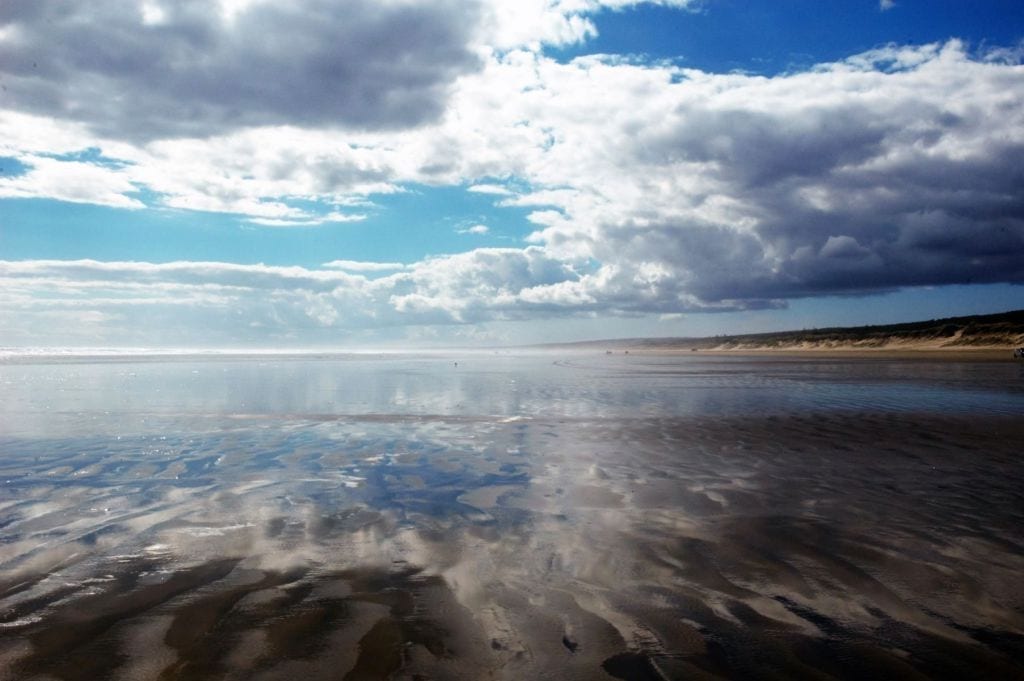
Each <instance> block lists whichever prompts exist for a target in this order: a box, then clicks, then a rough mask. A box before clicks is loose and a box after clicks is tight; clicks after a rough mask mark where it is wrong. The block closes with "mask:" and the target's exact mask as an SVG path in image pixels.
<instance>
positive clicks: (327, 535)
mask: <svg viewBox="0 0 1024 681" xmlns="http://www.w3.org/2000/svg"><path fill="white" fill-rule="evenodd" d="M1022 585H1024V363H1021V362H1019V361H1017V362H1014V361H1013V360H1012V358H1010V357H1009V353H1008V356H1007V358H1006V360H1005V361H998V360H996V361H977V360H973V359H970V358H969V357H965V356H950V357H943V358H938V359H936V358H935V357H934V356H931V355H922V356H921V357H897V356H887V355H877V356H852V355H851V356H843V355H839V354H837V355H831V356H824V355H817V354H806V355H789V356H781V355H759V356H742V355H738V354H727V355H726V354H722V355H712V354H708V353H679V354H642V353H636V352H634V353H633V354H625V353H622V352H614V353H612V354H606V353H605V351H604V350H598V351H592V350H572V351H569V350H551V351H543V352H542V351H536V352H532V351H525V350H524V351H450V352H448V351H446V352H433V353H361V354H336V353H305V354H274V353H269V354H257V353H249V354H241V353H239V354H187V353H182V354H174V355H154V354H123V353H110V354H106V355H81V354H74V353H68V354H61V355H39V354H19V353H17V352H8V353H6V354H4V356H3V357H0V678H9V679H186V678H187V679H296V678H302V679H304V681H307V680H312V679H321V678H322V679H467V680H476V679H570V680H571V679H643V680H646V679H692V678H696V679H804V678H806V679H883V678H901V679H902V678H935V679H982V678H986V679H989V678H990V679H1015V678H1024V586H1022Z"/></svg>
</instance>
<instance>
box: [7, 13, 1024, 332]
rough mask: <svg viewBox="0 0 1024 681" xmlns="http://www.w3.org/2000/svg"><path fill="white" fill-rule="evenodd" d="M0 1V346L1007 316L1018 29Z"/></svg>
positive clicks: (1022, 192)
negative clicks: (2, 4) (1001, 313)
mask: <svg viewBox="0 0 1024 681" xmlns="http://www.w3.org/2000/svg"><path fill="white" fill-rule="evenodd" d="M62 7H63V6H62V5H60V3H56V2H50V1H48V0H42V1H40V2H37V3H21V4H13V5H8V6H6V7H5V8H3V9H0V85H2V86H3V88H4V90H3V92H4V95H5V96H4V97H3V98H2V99H0V278H2V279H3V280H4V284H3V287H2V289H0V346H9V347H10V346H47V345H59V346H66V345H81V346H100V345H102V346H117V345H129V346H161V345H174V346H210V345H213V346H221V347H236V346H260V347H272V346H273V347H276V346H287V347H300V346H315V347H322V346H338V347H350V346H370V347H373V346H378V345H389V346H394V345H420V344H487V345H489V344H504V343H521V342H538V341H562V340H575V339H583V338H596V337H610V336H637V335H658V336H663V335H683V336H687V335H714V334H718V333H737V332H754V331H760V330H777V329H785V328H805V327H812V326H830V325H837V324H863V323H874V322H879V323H887V322H893V321H901V320H912V319H917V318H930V317H938V316H951V315H959V314H972V313H979V312H994V311H1000V310H1005V309H1011V308H1018V307H1021V305H1020V303H1019V302H1018V301H1019V299H1020V293H1021V291H1022V290H1024V289H1022V288H1021V286H1020V284H1021V282H1022V280H1024V189H1022V188H1024V174H1022V170H1021V168H1022V167H1024V163H1021V159H1022V158H1024V114H1022V111H1024V67H1022V66H1021V57H1022V54H1024V5H1022V3H1020V2H1009V1H1001V2H994V1H993V2H976V3H963V2H951V1H943V2H935V1H932V2H924V1H923V0H921V1H918V2H913V1H911V0H897V1H896V2H883V3H879V2H877V1H872V0H865V1H863V2H861V1H859V0H858V1H854V0H850V1H848V2H841V3H822V2H813V1H810V0H790V1H787V2H781V1H775V2H767V1H766V2H739V1H738V0H703V1H701V2H697V1H695V0H662V1H660V2H634V1H632V0H587V1H585V2H584V1H582V0H529V1H524V2H521V3H515V4H513V3H507V2H501V1H500V0H466V1H464V2H432V1H427V0H409V1H408V2H404V3H373V2H369V1H363V0H349V1H347V2H326V1H324V0H308V1H306V2H298V3H293V4H291V5H289V6H287V7H281V6H278V5H274V4H272V3H269V2H264V1H263V0H220V1H219V2H217V1H211V2H193V3H171V2H163V1H162V0H145V1H143V0H139V2H135V3H122V2H114V1H113V0H110V1H101V2H96V3H84V4H82V5H81V6H79V7H76V8H75V9H73V10H70V11H68V10H67V9H66V8H62Z"/></svg>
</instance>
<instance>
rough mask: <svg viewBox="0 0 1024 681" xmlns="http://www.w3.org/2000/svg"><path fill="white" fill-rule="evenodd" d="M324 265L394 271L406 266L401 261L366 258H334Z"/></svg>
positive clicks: (340, 268) (356, 270)
mask: <svg viewBox="0 0 1024 681" xmlns="http://www.w3.org/2000/svg"><path fill="white" fill-rule="evenodd" d="M323 266H324V267H327V268H329V269H337V270H346V271H348V272H394V271H395V270H404V269H405V268H406V266H405V265H403V264H402V263H399V262H369V261H365V260H332V261H330V262H325V263H324V264H323Z"/></svg>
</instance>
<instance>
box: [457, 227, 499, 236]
mask: <svg viewBox="0 0 1024 681" xmlns="http://www.w3.org/2000/svg"><path fill="white" fill-rule="evenodd" d="M456 231H457V232H458V233H459V234H476V235H482V234H487V233H488V232H490V231H491V229H490V227H488V226H487V225H471V226H469V227H466V228H464V229H458V230H456Z"/></svg>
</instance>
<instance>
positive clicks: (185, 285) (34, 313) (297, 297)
mask: <svg viewBox="0 0 1024 681" xmlns="http://www.w3.org/2000/svg"><path fill="white" fill-rule="evenodd" d="M388 271H391V272H392V273H391V274H387V272H388ZM578 278H579V275H578V273H577V272H576V271H575V270H574V269H573V268H571V267H570V266H568V265H566V264H565V263H563V262H561V261H559V260H556V259H553V258H551V257H549V256H547V255H546V254H545V253H544V252H543V250H542V249H540V248H536V247H529V248H526V249H479V250H476V251H472V252H470V253H464V254H457V255H452V256H445V257H438V258H432V259H429V260H426V261H423V262H420V263H416V264H414V265H412V266H405V265H401V264H398V263H367V262H353V261H335V262H331V263H327V264H326V265H324V266H323V267H322V268H319V269H309V268H303V267H281V266H269V265H261V264H257V265H239V264H233V263H223V262H192V261H182V262H169V263H148V262H102V261H96V260H75V261H61V260H30V261H0V316H3V317H4V318H9V319H12V320H17V323H16V324H13V325H10V326H9V327H8V328H7V329H6V330H5V342H7V343H12V344H15V345H17V344H21V343H27V342H31V341H32V340H33V339H34V340H38V339H39V338H44V337H47V335H48V333H49V332H50V331H52V323H53V319H54V318H55V316H59V315H60V314H64V313H67V314H68V315H72V314H74V315H76V319H82V320H87V321H89V323H88V324H85V323H84V321H83V324H82V325H81V326H80V327H78V328H72V329H67V330H66V334H68V338H69V342H74V340H76V339H77V340H83V339H88V340H89V341H90V342H93V343H96V342H99V343H112V344H125V343H132V344H136V345H138V344H143V345H146V344H154V345H164V344H175V343H180V344H185V345H195V344H197V343H198V344H214V345H216V344H221V345H232V344H236V343H238V342H239V341H241V340H243V339H244V340H246V341H247V342H250V343H256V344H259V343H261V342H262V343H282V342H294V341H295V340H296V339H301V340H302V341H304V342H317V341H319V342H331V341H337V340H339V339H343V338H345V337H346V336H348V335H350V334H352V333H353V332H354V331H355V330H356V329H365V328H395V327H399V326H402V325H407V324H421V325H427V324H433V325H451V324H463V323H477V322H485V321H489V320H492V319H523V318H527V317H529V316H531V315H533V314H545V313H551V312H554V311H556V310H557V311H559V312H564V313H568V314H573V313H574V312H578V311H579V310H576V309H574V307H573V305H572V301H567V300H562V299H560V297H559V296H558V295H555V294H552V295H551V296H549V297H548V299H546V300H540V299H538V298H537V295H536V292H537V291H539V290H543V289H545V288H546V287H555V289H557V287H558V285H559V284H561V283H564V282H566V281H574V280H577V279H578ZM85 312H91V313H94V314H91V315H86V316H83V314H82V313H85Z"/></svg>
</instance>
